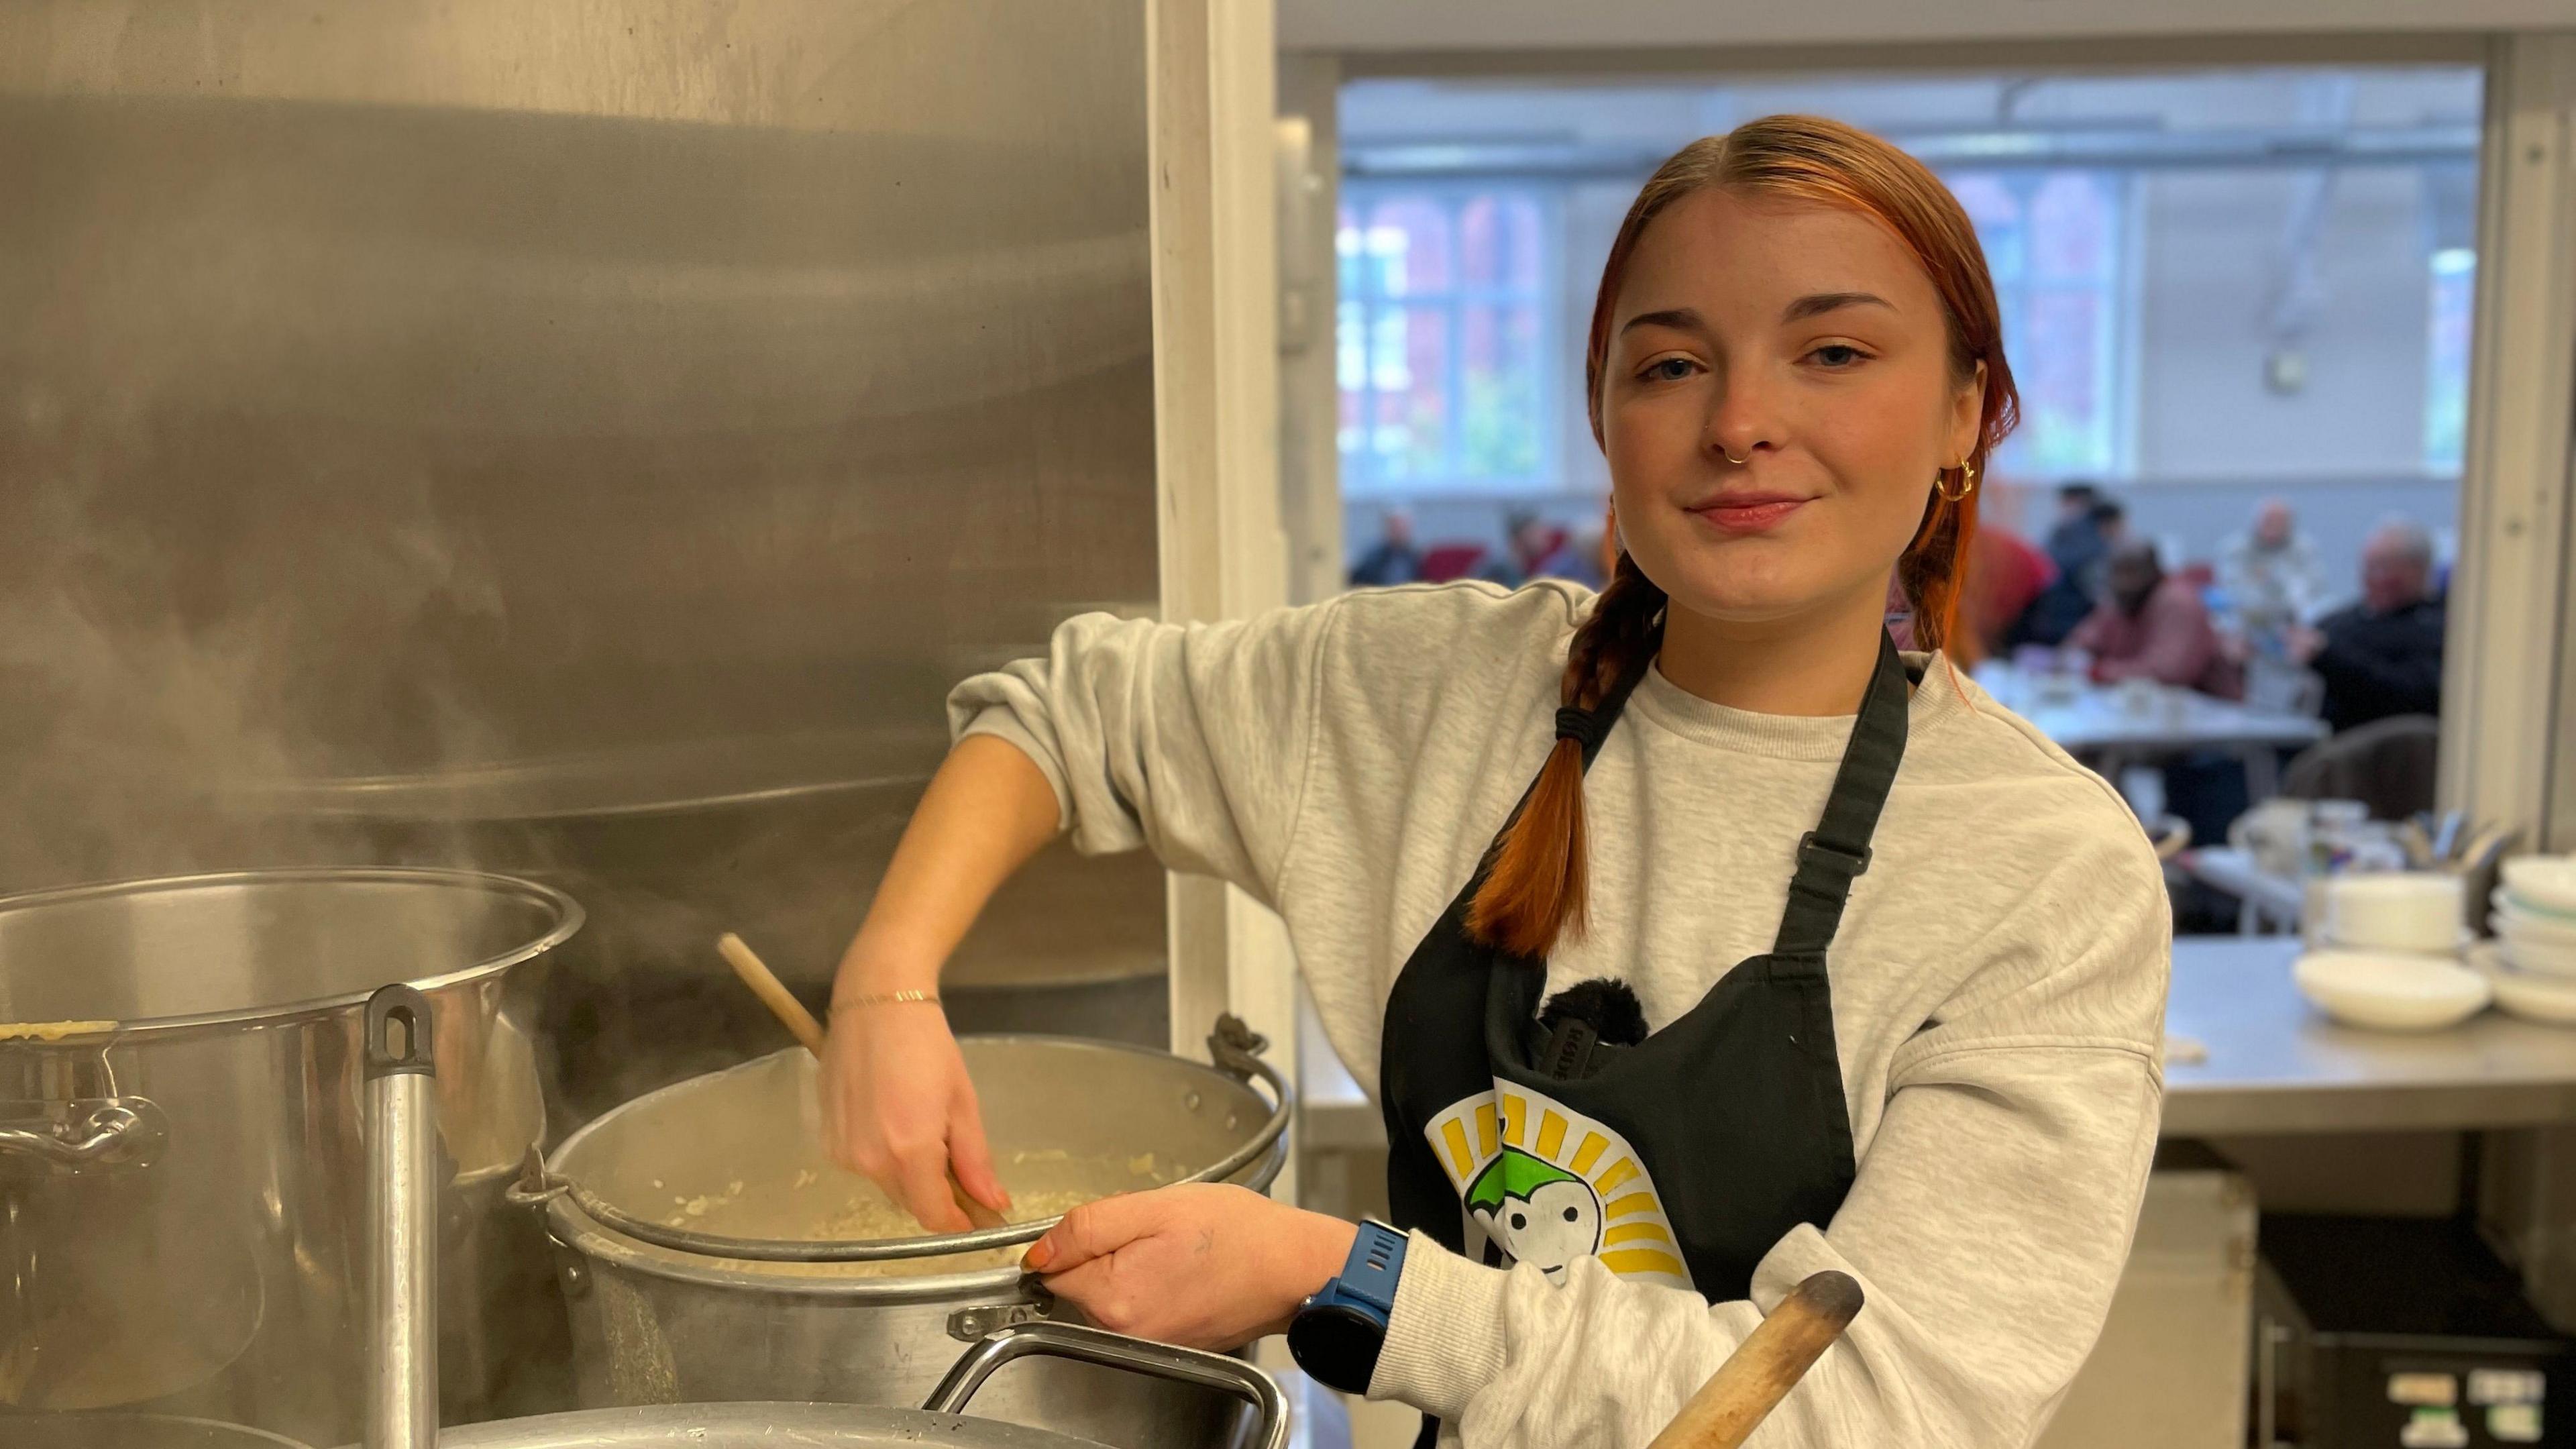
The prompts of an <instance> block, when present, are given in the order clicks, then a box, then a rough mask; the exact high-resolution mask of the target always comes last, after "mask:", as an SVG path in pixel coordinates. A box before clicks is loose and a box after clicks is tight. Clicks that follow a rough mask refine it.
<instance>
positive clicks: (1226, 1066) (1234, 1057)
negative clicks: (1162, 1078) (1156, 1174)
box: [1182, 1011, 1297, 1187]
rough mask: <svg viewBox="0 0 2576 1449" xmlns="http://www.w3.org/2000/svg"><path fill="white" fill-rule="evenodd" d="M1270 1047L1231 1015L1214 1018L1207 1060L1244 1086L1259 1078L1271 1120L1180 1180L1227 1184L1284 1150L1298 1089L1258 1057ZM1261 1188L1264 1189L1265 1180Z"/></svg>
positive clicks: (1268, 1042) (1255, 1032) (1268, 1043)
mask: <svg viewBox="0 0 2576 1449" xmlns="http://www.w3.org/2000/svg"><path fill="white" fill-rule="evenodd" d="M1269 1048H1270V1039H1269V1038H1267V1037H1265V1036H1263V1035H1262V1034H1261V1033H1259V1032H1257V1031H1254V1030H1253V1029H1252V1028H1251V1027H1249V1026H1246V1025H1245V1024H1244V1022H1243V1018H1241V1017H1239V1016H1236V1015H1235V1014H1234V1013H1233V1012H1230V1011H1229V1012H1226V1013H1224V1014H1222V1015H1220V1016H1219V1017H1217V1019H1216V1030H1214V1031H1212V1032H1209V1033H1208V1060H1210V1061H1212V1062H1214V1063H1215V1064H1216V1067H1217V1070H1219V1071H1221V1072H1224V1073H1225V1074H1226V1075H1228V1076H1231V1077H1234V1078H1235V1079H1237V1080H1239V1081H1242V1082H1245V1083H1247V1084H1248V1083H1250V1082H1251V1081H1252V1080H1253V1079H1254V1078H1256V1077H1258V1078H1260V1079H1261V1081H1262V1082H1263V1083H1264V1084H1266V1085H1267V1086H1268V1087H1269V1088H1270V1120H1269V1121H1267V1122H1264V1123H1262V1124H1261V1130H1260V1131H1258V1132H1255V1133H1254V1134H1252V1140H1251V1141H1249V1142H1246V1143H1244V1144H1243V1145H1242V1146H1241V1147H1238V1148H1236V1149H1235V1150H1233V1151H1232V1152H1229V1153H1227V1154H1226V1155H1225V1156H1224V1157H1223V1158H1221V1159H1219V1160H1218V1161H1217V1162H1215V1163H1213V1164H1211V1165H1210V1166H1209V1167H1207V1168H1206V1169H1205V1170H1204V1171H1201V1172H1195V1173H1192V1174H1190V1175H1189V1176H1188V1177H1186V1178H1183V1179H1182V1181H1184V1182H1226V1181H1229V1180H1231V1179H1232V1178H1233V1177H1234V1175H1235V1174H1236V1173H1238V1172H1240V1171H1242V1170H1243V1169H1244V1168H1245V1167H1247V1166H1249V1165H1251V1164H1252V1163H1253V1162H1254V1161H1255V1160H1257V1159H1259V1158H1262V1157H1265V1156H1268V1155H1269V1154H1270V1153H1271V1152H1272V1151H1273V1150H1283V1151H1284V1149H1282V1148H1281V1139H1282V1138H1284V1137H1285V1136H1286V1135H1287V1132H1288V1118H1289V1116H1290V1114H1292V1113H1294V1112H1295V1111H1296V1110H1297V1090H1296V1089H1295V1088H1294V1087H1291V1086H1289V1085H1288V1079H1287V1078H1286V1077H1284V1076H1281V1075H1280V1074H1279V1069H1278V1068H1277V1067H1274V1066H1272V1065H1270V1063H1268V1062H1266V1061H1264V1060H1262V1058H1261V1054H1262V1053H1263V1052H1265V1051H1267V1050H1269ZM1273 1171H1274V1172H1275V1171H1276V1169H1273ZM1262 1185H1263V1186H1264V1187H1267V1186H1268V1183H1267V1181H1266V1180H1265V1181H1264V1182H1263V1184H1262Z"/></svg>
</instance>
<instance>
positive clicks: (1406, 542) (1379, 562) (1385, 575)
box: [1351, 508, 1422, 588]
mask: <svg viewBox="0 0 2576 1449" xmlns="http://www.w3.org/2000/svg"><path fill="white" fill-rule="evenodd" d="M1377 527H1378V540H1377V542H1376V543H1374V544H1372V545H1370V546H1369V551H1368V552H1366V553H1364V554H1361V555H1360V561H1359V562H1358V563H1355V564H1353V565H1351V585H1352V587H1354V588H1376V587H1383V586H1385V585H1388V584H1409V583H1412V582H1413V581H1414V580H1416V579H1419V578H1421V577H1422V553H1421V551H1420V550H1418V549H1416V548H1415V547H1414V546H1413V515H1412V514H1410V513H1407V512H1405V511H1404V510H1403V509H1401V508H1390V509H1388V510H1387V511H1386V512H1384V513H1382V514H1379V515H1378V522H1377Z"/></svg>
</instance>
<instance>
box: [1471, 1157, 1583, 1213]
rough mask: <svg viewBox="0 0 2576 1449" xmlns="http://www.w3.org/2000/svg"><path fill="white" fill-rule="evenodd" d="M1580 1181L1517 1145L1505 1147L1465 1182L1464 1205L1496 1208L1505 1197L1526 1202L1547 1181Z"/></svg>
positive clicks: (1501, 1203)
mask: <svg viewBox="0 0 2576 1449" xmlns="http://www.w3.org/2000/svg"><path fill="white" fill-rule="evenodd" d="M1582 1180H1583V1179H1581V1178H1579V1177H1576V1176H1575V1175H1574V1174H1573V1173H1570V1172H1568V1171H1566V1170H1565V1169H1564V1168H1562V1167H1559V1166H1557V1165H1556V1164H1555V1163H1553V1162H1549V1161H1547V1160H1546V1159H1544V1158H1538V1157H1532V1156H1531V1155H1529V1154H1528V1153H1526V1152H1523V1151H1521V1150H1520V1149H1519V1148H1517V1147H1506V1148H1504V1149H1503V1150H1502V1154H1501V1155H1500V1156H1498V1157H1496V1158H1495V1159H1494V1160H1493V1161H1491V1162H1489V1163H1486V1164H1485V1170H1484V1171H1482V1172H1480V1173H1477V1174H1476V1180H1475V1181H1474V1182H1471V1183H1469V1184H1467V1206H1468V1208H1469V1209H1471V1210H1472V1209H1475V1208H1485V1209H1487V1210H1493V1209H1499V1208H1500V1207H1501V1206H1502V1205H1503V1200H1504V1199H1505V1198H1514V1197H1516V1198H1519V1199H1520V1200H1521V1201H1523V1202H1527V1201H1529V1199H1530V1194H1532V1193H1534V1192H1536V1191H1538V1190H1539V1189H1540V1188H1542V1187H1545V1186H1547V1185H1548V1184H1549V1183H1551V1182H1581V1181H1582Z"/></svg>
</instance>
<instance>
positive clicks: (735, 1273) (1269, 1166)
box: [544, 1025, 1293, 1303]
mask: <svg viewBox="0 0 2576 1449" xmlns="http://www.w3.org/2000/svg"><path fill="white" fill-rule="evenodd" d="M1223 1030H1224V1028H1223V1026H1222V1025H1220V1028H1219V1031H1220V1035H1221V1034H1222V1032H1223ZM958 1040H959V1041H960V1042H967V1041H976V1042H997V1043H1010V1042H1040V1043H1044V1044H1047V1045H1049V1046H1063V1045H1070V1046H1081V1047H1096V1048H1100V1049H1103V1050H1108V1051H1118V1052H1127V1053H1130V1054H1133V1055H1136V1056H1141V1057H1153V1058H1156V1059H1159V1060H1162V1061H1167V1062H1179V1063H1181V1064H1183V1065H1186V1066H1191V1067H1195V1068H1197V1069H1198V1070H1200V1071H1203V1072H1206V1073H1208V1074H1209V1075H1211V1076H1213V1077H1216V1078H1217V1079H1219V1080H1221V1081H1224V1082H1226V1083H1228V1084H1230V1085H1234V1086H1239V1087H1243V1088H1245V1089H1246V1090H1247V1091H1249V1090H1250V1083H1249V1081H1247V1080H1246V1079H1244V1078H1240V1077H1236V1076H1233V1075H1231V1074H1229V1073H1228V1072H1227V1071H1226V1070H1224V1069H1223V1068H1220V1067H1217V1066H1213V1065H1211V1064H1209V1063H1207V1062H1202V1061H1196V1060H1193V1059H1192V1058H1189V1057H1185V1056H1182V1055H1180V1054H1179V1053H1177V1052H1167V1051H1157V1050H1155V1049H1154V1048H1152V1047H1147V1046H1138V1045H1136V1044H1135V1043H1133V1042H1121V1041H1104V1040H1100V1039H1097V1038H1093V1037H1080V1036H1057V1035H1051V1034H1049V1033H1045V1032H970V1033H968V1034H967V1035H965V1036H962V1037H960V1038H958ZM1251 1040H1252V1041H1253V1042H1254V1043H1255V1046H1254V1052H1255V1054H1256V1055H1255V1060H1257V1059H1258V1058H1257V1052H1258V1050H1259V1049H1260V1047H1261V1046H1263V1045H1266V1043H1262V1042H1261V1040H1260V1038H1258V1037H1254V1038H1252V1039H1251ZM794 1051H796V1048H793V1047H790V1048H787V1049H785V1050H784V1051H782V1052H779V1053H772V1054H771V1055H773V1056H774V1055H788V1054H792V1053H793V1052H794ZM767 1060H769V1058H768V1057H755V1058H753V1059H752V1060H751V1061H749V1062H741V1063H737V1064H736V1065H734V1066H731V1067H722V1068H718V1069H717V1070H718V1072H730V1071H738V1070H741V1069H742V1068H744V1067H748V1066H752V1065H754V1064H756V1063H758V1062H762V1061H767ZM716 1074H717V1073H715V1072H710V1073H703V1074H701V1075H699V1076H695V1077H689V1078H686V1079H684V1080H682V1081H677V1082H673V1083H671V1084H670V1085H669V1086H665V1087H657V1088H655V1089H654V1090H652V1091H650V1092H647V1093H645V1094H644V1095H643V1096H640V1097H637V1098H634V1099H633V1100H631V1101H628V1102H624V1103H621V1104H619V1105H618V1106H617V1107H615V1108H613V1109H611V1110H610V1111H608V1112H605V1113H602V1114H601V1115H599V1116H598V1117H595V1118H593V1119H592V1120H590V1121H589V1122H586V1123H584V1124H582V1126H581V1128H580V1130H578V1131H576V1132H574V1133H573V1134H572V1135H571V1136H570V1137H567V1138H565V1139H564V1140H563V1142H562V1143H561V1144H560V1145H558V1146H557V1147H556V1148H555V1150H554V1152H553V1153H552V1154H551V1155H550V1156H548V1157H547V1158H546V1159H545V1162H544V1166H545V1170H546V1174H547V1176H548V1177H549V1178H551V1179H555V1180H557V1181H563V1180H564V1179H562V1178H561V1175H560V1169H561V1166H562V1163H563V1160H564V1158H565V1157H566V1156H567V1155H568V1154H570V1153H571V1152H572V1150H573V1148H574V1147H575V1146H576V1145H578V1144H579V1143H580V1142H581V1140H582V1139H583V1138H585V1137H587V1136H589V1135H590V1134H591V1133H592V1132H593V1131H596V1130H597V1129H599V1128H600V1127H601V1126H602V1125H603V1124H605V1123H607V1122H608V1121H609V1120H610V1119H611V1118H613V1117H616V1116H618V1115H619V1114H621V1113H623V1112H625V1111H627V1110H628V1109H630V1108H634V1107H638V1106H641V1105H642V1104H644V1103H646V1102H650V1101H652V1100H653V1099H654V1098H656V1097H659V1096H661V1095H662V1094H664V1093H666V1092H672V1091H677V1090H678V1089H680V1088H682V1087H685V1086H688V1085H690V1084H691V1083H694V1082H699V1081H703V1080H704V1079H705V1078H706V1077H708V1076H713V1075H716ZM1252 1095H1253V1096H1254V1097H1255V1098H1256V1099H1258V1098H1259V1096H1260V1094H1259V1093H1258V1092H1254V1093H1253V1094H1252ZM1286 1105H1287V1106H1288V1107H1290V1108H1291V1109H1293V1100H1291V1101H1289V1102H1288V1103H1287V1104H1286ZM1286 1142H1287V1135H1286V1134H1285V1133H1284V1132H1282V1133H1280V1134H1279V1135H1278V1136H1277V1137H1276V1138H1275V1139H1274V1140H1273V1141H1272V1142H1271V1144H1270V1146H1269V1149H1268V1150H1267V1151H1264V1152H1261V1153H1259V1154H1258V1155H1256V1156H1255V1157H1254V1158H1253V1159H1252V1162H1251V1163H1250V1164H1249V1166H1250V1168H1251V1172H1252V1176H1251V1177H1250V1178H1249V1179H1246V1181H1247V1183H1248V1185H1250V1186H1252V1187H1253V1188H1254V1189H1255V1190H1257V1191H1266V1190H1268V1188H1269V1186H1270V1184H1271V1183H1272V1182H1273V1181H1275V1180H1276V1179H1277V1177H1278V1174H1279V1169H1280V1167H1281V1166H1282V1165H1283V1163H1284V1161H1285V1144H1286ZM545 1209H546V1223H547V1227H548V1229H549V1230H550V1233H551V1235H552V1236H553V1237H554V1239H555V1241H556V1242H557V1243H558V1244H559V1245H561V1246H563V1247H566V1248H570V1249H572V1250H574V1251H576V1252H579V1253H581V1254H583V1255H584V1256H586V1257H592V1258H600V1259H604V1260H606V1261H609V1262H613V1263H615V1264H617V1265H618V1266H620V1267H624V1268H630V1269H632V1270H634V1271H636V1272H639V1273H645V1274H649V1275H651V1276H653V1277H657V1278H668V1279H672V1280H674V1281H678V1282H683V1283H704V1284H711V1285H714V1286H718V1287H725V1288H743V1289H750V1290H755V1291H759V1292H767V1293H789V1294H796V1295H800V1296H812V1297H826V1298H872V1299H881V1300H885V1301H888V1302H898V1303H909V1302H926V1301H933V1300H946V1299H953V1298H955V1297H957V1296H958V1295H960V1294H982V1293H998V1292H1006V1291H1009V1290H1012V1289H1014V1288H1016V1287H1018V1286H1019V1284H1020V1283H1021V1282H1022V1280H1023V1278H1024V1277H1025V1276H1026V1275H1024V1274H1022V1272H1021V1271H1020V1270H1019V1268H1017V1267H1016V1266H1006V1267H999V1268H986V1269H981V1270H978V1271H975V1272H969V1273H941V1274H919V1275H906V1276H903V1277H886V1278H870V1277H858V1276H853V1277H847V1278H839V1277H819V1276H806V1275H799V1274H797V1273H795V1272H793V1271H791V1270H793V1269H795V1268H798V1267H807V1268H811V1267H819V1266H825V1265H824V1264H821V1263H809V1264H798V1263H793V1262H777V1263H774V1264H771V1265H770V1266H768V1268H767V1269H766V1271H764V1270H762V1269H759V1268H738V1267H730V1266H719V1265H724V1264H734V1263H747V1262H757V1261H760V1260H755V1259H743V1258H727V1257H717V1256H713V1255H707V1254H698V1253H694V1252H690V1251H687V1250H683V1249H679V1248H672V1247H665V1246H663V1245H661V1244H657V1243H648V1242H645V1241H643V1240H641V1239H638V1238H633V1237H630V1236H628V1235H627V1234H625V1233H622V1232H619V1231H617V1230H616V1229H615V1228H613V1227H611V1226H609V1225H608V1224H605V1223H602V1222H600V1221H599V1220H598V1219H597V1218H595V1217H593V1216H591V1215H590V1214H589V1213H587V1212H584V1211H583V1210H582V1208H581V1206H580V1204H579V1203H577V1202H575V1201H574V1200H573V1195H572V1194H571V1193H569V1192H561V1191H557V1192H556V1193H554V1195H552V1196H550V1197H549V1198H548V1199H547V1200H546V1203H545ZM1056 1221H1058V1220H1057V1219H1052V1218H1049V1219H1042V1220H1039V1221H1035V1222H1030V1223H1024V1224H1015V1225H1014V1226H1015V1227H1016V1228H1019V1229H1021V1230H1023V1231H1024V1233H1025V1236H1024V1237H1022V1238H1021V1241H1027V1240H1029V1239H1034V1238H1036V1237H1039V1236H1041V1235H1042V1234H1043V1233H1044V1232H1045V1230H1046V1229H1047V1228H1048V1227H1051V1226H1053V1224H1054V1223H1055V1222H1056ZM973 1236H980V1235H974V1234H954V1235H947V1237H948V1239H949V1240H952V1241H953V1240H954V1239H955V1238H958V1237H973ZM918 1241H920V1242H924V1243H936V1242H940V1241H943V1238H942V1235H937V1234H929V1235H924V1236H923V1237H922V1238H920V1239H919V1240H918ZM949 1251H955V1252H964V1251H972V1248H971V1247H969V1248H953V1249H950V1250H949ZM941 1256H945V1254H943V1253H922V1254H916V1255H911V1256H910V1257H903V1256H895V1255H889V1256H888V1257H887V1258H885V1259H881V1260H879V1261H893V1262H906V1261H918V1260H919V1259H920V1258H924V1257H941Z"/></svg>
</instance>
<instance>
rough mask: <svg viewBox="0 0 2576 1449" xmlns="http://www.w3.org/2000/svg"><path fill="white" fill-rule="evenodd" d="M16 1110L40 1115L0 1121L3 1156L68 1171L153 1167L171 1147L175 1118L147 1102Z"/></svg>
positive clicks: (47, 1105) (108, 1100)
mask: <svg viewBox="0 0 2576 1449" xmlns="http://www.w3.org/2000/svg"><path fill="white" fill-rule="evenodd" d="M13 1105H24V1106H28V1107H32V1108H34V1109H35V1110H34V1111H33V1112H31V1113H28V1114H27V1115H24V1116H19V1115H16V1114H9V1115H8V1116H6V1117H0V1154H17V1155H22V1156H27V1157H33V1158H36V1159H38V1160H39V1161H42V1162H44V1163H46V1164H48V1165H50V1166H53V1167H58V1168H62V1169H64V1170H67V1171H74V1172H77V1171H79V1170H80V1169H82V1168H87V1167H149V1166H151V1165H152V1164H153V1162H154V1161H156V1160H158V1159H159V1157H160V1156H161V1149H162V1148H164V1147H166V1146H168V1145H169V1142H170V1118H169V1116H168V1114H166V1113H164V1112H163V1111H162V1110H161V1107H160V1104H159V1103H156V1102H154V1101H152V1100H151V1099H150V1098H148V1097H107V1098H100V1099H94V1100H90V1101H74V1102H62V1103H26V1104H13Z"/></svg>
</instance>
